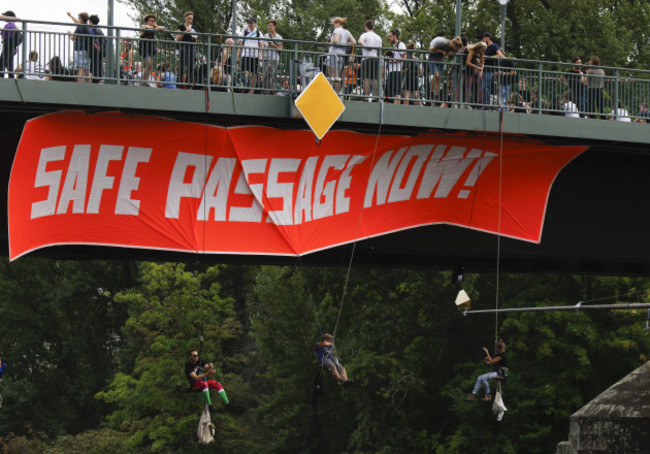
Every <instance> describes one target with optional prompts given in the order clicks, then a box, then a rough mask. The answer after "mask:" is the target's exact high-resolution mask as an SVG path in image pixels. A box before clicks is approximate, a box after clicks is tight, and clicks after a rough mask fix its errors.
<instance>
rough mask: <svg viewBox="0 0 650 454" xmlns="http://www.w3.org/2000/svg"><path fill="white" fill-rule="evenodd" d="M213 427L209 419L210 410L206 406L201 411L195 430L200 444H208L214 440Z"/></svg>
mask: <svg viewBox="0 0 650 454" xmlns="http://www.w3.org/2000/svg"><path fill="white" fill-rule="evenodd" d="M214 433H215V427H214V424H212V421H211V420H210V410H208V407H207V406H206V407H205V408H204V409H203V413H201V419H199V428H198V430H197V433H196V434H197V436H198V437H199V443H200V444H202V445H208V444H210V443H212V442H213V441H214Z"/></svg>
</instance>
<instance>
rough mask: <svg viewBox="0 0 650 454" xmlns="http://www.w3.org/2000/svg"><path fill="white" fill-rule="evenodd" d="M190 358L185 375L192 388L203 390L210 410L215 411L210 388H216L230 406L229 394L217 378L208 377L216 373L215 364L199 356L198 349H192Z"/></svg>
mask: <svg viewBox="0 0 650 454" xmlns="http://www.w3.org/2000/svg"><path fill="white" fill-rule="evenodd" d="M188 353H189V355H190V360H189V361H188V362H187V364H185V376H186V377H187V379H188V380H189V382H190V389H191V390H201V391H202V392H203V398H204V399H205V402H206V403H207V404H208V406H209V407H210V410H213V411H214V408H213V407H212V401H211V400H210V389H216V390H217V392H218V393H219V396H220V397H221V400H223V403H224V404H225V405H226V407H229V406H230V402H229V401H228V396H227V395H226V391H225V390H224V389H223V386H221V383H219V382H218V381H216V380H213V379H208V376H210V375H213V374H216V371H215V370H214V366H213V365H212V363H207V364H206V362H205V361H203V360H202V359H200V358H199V352H198V351H196V350H190V351H189V352H188Z"/></svg>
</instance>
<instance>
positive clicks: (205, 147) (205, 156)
mask: <svg viewBox="0 0 650 454" xmlns="http://www.w3.org/2000/svg"><path fill="white" fill-rule="evenodd" d="M203 131H204V134H203V189H202V190H201V194H202V197H201V199H202V200H205V183H206V182H207V181H208V173H209V172H208V125H207V124H206V125H203ZM226 131H227V130H226ZM206 207H207V204H206V203H204V204H203V228H202V230H203V238H202V250H203V253H204V254H205V236H206V233H205V232H206V224H207V223H208V210H207V208H206Z"/></svg>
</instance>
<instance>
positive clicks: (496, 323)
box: [494, 109, 504, 345]
mask: <svg viewBox="0 0 650 454" xmlns="http://www.w3.org/2000/svg"><path fill="white" fill-rule="evenodd" d="M503 110H504V109H501V112H500V113H499V196H498V197H499V200H498V204H497V263H496V295H495V298H494V306H495V307H494V309H495V312H494V343H495V345H496V342H497V340H498V339H499V291H500V288H499V284H500V281H499V279H500V272H501V191H502V185H503Z"/></svg>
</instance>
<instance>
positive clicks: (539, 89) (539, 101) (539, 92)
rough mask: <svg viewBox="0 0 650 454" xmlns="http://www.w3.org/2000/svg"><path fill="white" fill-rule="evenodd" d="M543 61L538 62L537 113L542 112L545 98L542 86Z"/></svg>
mask: <svg viewBox="0 0 650 454" xmlns="http://www.w3.org/2000/svg"><path fill="white" fill-rule="evenodd" d="M542 74H543V72H542V62H538V63H537V80H538V82H537V113H538V114H539V115H541V114H542V99H545V98H544V90H543V89H542V87H543V86H544V79H543V78H542ZM548 99H550V98H548Z"/></svg>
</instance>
